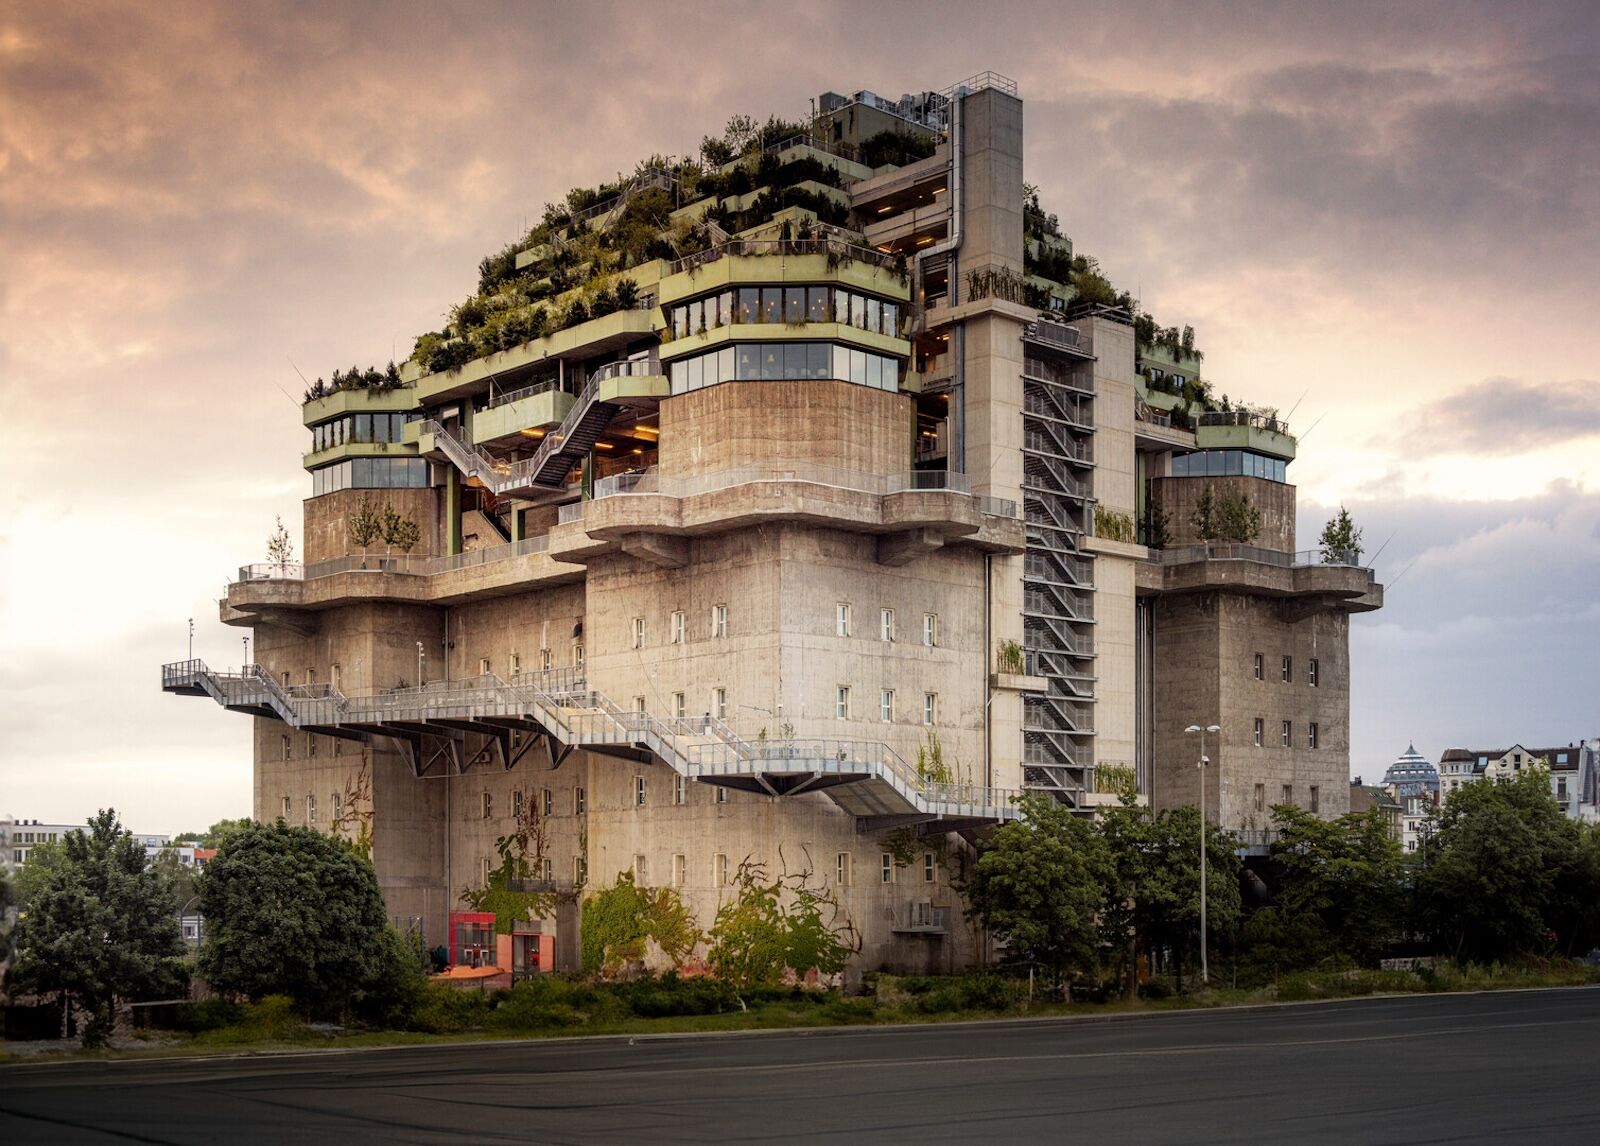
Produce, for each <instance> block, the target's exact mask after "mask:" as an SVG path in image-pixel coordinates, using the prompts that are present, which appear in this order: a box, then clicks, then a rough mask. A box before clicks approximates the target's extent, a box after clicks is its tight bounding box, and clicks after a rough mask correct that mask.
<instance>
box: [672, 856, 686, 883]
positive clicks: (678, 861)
mask: <svg viewBox="0 0 1600 1146" xmlns="http://www.w3.org/2000/svg"><path fill="white" fill-rule="evenodd" d="M686 866H687V865H686V863H685V860H684V855H683V853H682V852H678V853H676V854H675V855H673V857H672V886H673V887H682V886H683V876H684V868H685V867H686Z"/></svg>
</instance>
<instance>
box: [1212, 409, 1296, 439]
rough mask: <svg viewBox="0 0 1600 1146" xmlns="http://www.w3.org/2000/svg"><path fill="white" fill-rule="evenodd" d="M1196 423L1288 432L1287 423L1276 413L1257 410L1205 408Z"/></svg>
mask: <svg viewBox="0 0 1600 1146" xmlns="http://www.w3.org/2000/svg"><path fill="white" fill-rule="evenodd" d="M1196 423H1197V424H1198V425H1201V426H1249V427H1251V428H1253V429H1257V430H1266V431H1268V432H1269V433H1274V434H1287V433H1288V432H1289V423H1287V422H1285V421H1284V420H1283V419H1281V418H1279V417H1278V416H1277V415H1276V414H1264V413H1262V412H1260V411H1258V410H1206V411H1203V412H1202V413H1201V414H1200V415H1199V417H1198V418H1197V419H1196Z"/></svg>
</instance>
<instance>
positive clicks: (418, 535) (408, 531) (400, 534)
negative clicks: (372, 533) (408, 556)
mask: <svg viewBox="0 0 1600 1146" xmlns="http://www.w3.org/2000/svg"><path fill="white" fill-rule="evenodd" d="M421 539H422V527H421V526H419V525H418V524H417V519H416V518H414V517H412V516H411V515H410V514H405V515H401V514H400V513H398V512H396V510H395V509H394V507H393V506H389V505H386V506H384V507H383V544H384V545H385V546H386V547H388V548H391V549H398V550H399V551H400V552H401V553H410V552H411V550H412V549H414V548H415V547H416V544H417V542H418V541H420V540H421Z"/></svg>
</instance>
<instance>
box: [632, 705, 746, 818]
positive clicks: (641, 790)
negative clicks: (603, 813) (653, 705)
mask: <svg viewBox="0 0 1600 1146" xmlns="http://www.w3.org/2000/svg"><path fill="white" fill-rule="evenodd" d="M679 695H680V696H681V695H682V694H681V693H680V694H679ZM638 700H639V701H641V702H642V701H643V700H644V698H643V697H639V698H638ZM639 711H640V712H643V711H644V706H643V704H642V703H641V704H640V705H639ZM712 798H713V799H714V800H715V801H716V802H717V803H719V804H726V803H727V802H728V789H726V788H724V787H723V786H722V785H721V784H718V785H717V786H716V789H715V791H714V793H713V797H712ZM649 802H650V784H649V779H648V777H646V776H643V775H636V776H634V778H633V806H634V807H635V808H643V807H647V806H648V805H649ZM688 802H689V778H688V777H687V776H684V775H682V774H680V773H676V772H675V773H673V776H672V803H673V804H674V805H675V806H677V807H682V806H683V805H685V804H687V803H688Z"/></svg>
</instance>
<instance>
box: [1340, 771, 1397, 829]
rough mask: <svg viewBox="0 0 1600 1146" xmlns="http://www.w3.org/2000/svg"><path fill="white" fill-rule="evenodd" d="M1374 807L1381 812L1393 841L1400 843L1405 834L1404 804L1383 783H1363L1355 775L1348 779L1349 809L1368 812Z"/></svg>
mask: <svg viewBox="0 0 1600 1146" xmlns="http://www.w3.org/2000/svg"><path fill="white" fill-rule="evenodd" d="M1374 808H1376V809H1377V810H1378V811H1380V812H1382V813H1383V822H1384V824H1385V826H1386V827H1387V828H1388V829H1389V834H1390V836H1392V837H1393V838H1394V841H1395V843H1401V842H1402V840H1403V839H1404V835H1405V826H1404V817H1405V805H1403V804H1402V803H1401V802H1400V801H1399V800H1397V799H1395V797H1394V796H1393V795H1392V794H1391V793H1390V792H1389V790H1388V789H1387V788H1385V787H1384V786H1383V785H1381V784H1363V783H1362V782H1361V777H1360V776H1357V777H1356V778H1355V779H1354V780H1352V781H1350V810H1351V811H1352V812H1356V813H1360V812H1370V811H1372V810H1373V809H1374ZM1402 846H1403V844H1402Z"/></svg>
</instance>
